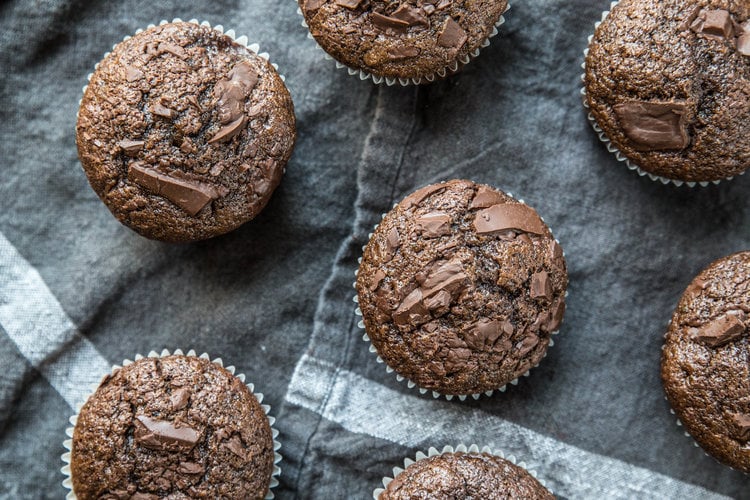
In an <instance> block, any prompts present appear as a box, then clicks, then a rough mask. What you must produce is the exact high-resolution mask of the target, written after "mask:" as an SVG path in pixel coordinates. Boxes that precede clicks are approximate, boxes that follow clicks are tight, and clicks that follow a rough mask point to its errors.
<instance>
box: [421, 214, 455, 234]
mask: <svg viewBox="0 0 750 500" xmlns="http://www.w3.org/2000/svg"><path fill="white" fill-rule="evenodd" d="M416 223H417V225H418V226H419V228H420V229H421V230H422V236H424V237H425V238H437V237H438V236H444V235H446V234H451V216H450V215H448V214H446V213H445V212H430V213H428V214H426V215H423V216H421V217H419V218H417V220H416Z"/></svg>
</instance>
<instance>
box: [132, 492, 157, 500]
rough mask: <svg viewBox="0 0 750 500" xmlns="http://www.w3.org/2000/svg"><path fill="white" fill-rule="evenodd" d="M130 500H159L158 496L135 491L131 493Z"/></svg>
mask: <svg viewBox="0 0 750 500" xmlns="http://www.w3.org/2000/svg"><path fill="white" fill-rule="evenodd" d="M130 500H159V495H154V494H153V493H142V492H140V491H137V492H135V493H133V496H131V497H130Z"/></svg>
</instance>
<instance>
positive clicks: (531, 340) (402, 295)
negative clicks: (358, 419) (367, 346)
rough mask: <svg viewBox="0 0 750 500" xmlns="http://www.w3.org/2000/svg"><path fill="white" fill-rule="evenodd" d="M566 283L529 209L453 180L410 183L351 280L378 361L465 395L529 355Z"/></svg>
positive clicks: (556, 313)
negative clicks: (410, 188)
mask: <svg viewBox="0 0 750 500" xmlns="http://www.w3.org/2000/svg"><path fill="white" fill-rule="evenodd" d="M567 283H568V277H567V271H566V265H565V259H564V258H563V252H562V249H561V248H560V245H559V244H558V243H557V242H556V241H555V239H554V238H553V237H552V234H551V233H550V230H549V228H547V226H546V225H545V224H544V222H543V221H542V219H541V218H540V217H539V215H538V214H537V213H536V212H535V211H534V210H533V209H532V208H530V207H528V206H527V205H525V204H523V203H521V202H518V201H516V200H514V199H513V198H511V197H510V196H508V195H506V194H505V193H503V192H502V191H499V190H497V189H494V188H492V187H490V186H486V185H481V184H475V183H473V182H471V181H465V180H454V181H449V182H444V183H440V184H434V185H430V186H427V187H424V188H422V189H420V190H418V191H416V192H415V193H412V194H411V195H409V196H407V197H406V198H405V199H404V200H403V201H402V202H401V203H399V204H398V205H397V206H396V207H395V208H394V209H393V210H391V211H390V212H389V213H388V214H387V215H386V216H385V218H384V219H383V221H382V222H381V223H380V225H379V226H378V227H377V229H376V230H375V232H374V234H373V235H372V237H371V238H370V241H369V243H368V244H367V246H366V248H365V250H364V256H363V258H362V263H361V265H360V268H359V272H358V276H357V283H356V286H357V294H358V300H359V306H360V308H361V310H362V314H363V319H364V325H365V329H366V331H367V335H368V336H369V337H370V340H371V341H372V344H373V345H374V346H375V348H376V349H377V352H378V354H379V355H380V356H381V357H382V358H383V360H384V361H385V362H386V364H388V365H389V366H390V367H391V368H393V369H394V370H395V371H396V372H397V373H398V374H400V375H402V376H404V377H406V378H408V379H409V380H411V381H413V382H415V383H416V384H417V385H419V386H420V387H423V388H426V389H430V390H434V391H437V392H439V393H441V394H446V395H465V394H477V393H481V392H486V391H489V390H493V389H498V388H501V387H503V386H504V385H505V384H507V383H508V382H511V381H513V380H514V379H516V378H517V377H519V376H520V375H522V374H524V373H525V372H526V371H528V370H529V369H530V368H532V367H534V366H536V365H537V364H538V363H539V361H540V360H541V359H542V357H544V355H545V353H546V350H547V346H548V344H549V342H550V334H551V333H552V332H554V331H556V330H557V329H558V327H559V325H560V322H561V320H562V317H563V312H564V310H565V298H564V297H565V289H566V287H567Z"/></svg>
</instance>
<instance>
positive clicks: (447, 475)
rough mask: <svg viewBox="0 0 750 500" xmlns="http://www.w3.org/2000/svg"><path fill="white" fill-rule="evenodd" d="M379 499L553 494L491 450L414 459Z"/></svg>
mask: <svg viewBox="0 0 750 500" xmlns="http://www.w3.org/2000/svg"><path fill="white" fill-rule="evenodd" d="M377 498H378V500H414V499H459V498H461V499H470V498H476V499H480V498H481V499H484V500H501V499H513V498H527V499H535V500H542V499H544V500H552V499H553V498H555V497H554V495H552V493H551V492H550V491H549V490H548V489H547V488H545V487H544V486H543V485H542V483H540V482H539V481H538V480H537V479H536V478H535V477H534V476H532V475H531V474H530V473H529V472H528V471H527V470H525V469H523V468H522V467H519V466H518V465H515V464H514V463H512V462H510V461H508V460H505V459H503V458H500V457H498V456H496V455H492V454H490V453H462V452H455V453H443V454H440V455H434V456H431V457H429V458H424V459H422V460H417V461H416V462H414V463H412V464H411V465H409V466H408V467H407V468H406V469H405V470H404V471H403V472H401V473H400V474H398V475H397V476H396V477H395V478H394V479H393V481H391V482H390V483H388V486H386V488H385V491H383V492H381V493H380V495H379V496H378V497H377Z"/></svg>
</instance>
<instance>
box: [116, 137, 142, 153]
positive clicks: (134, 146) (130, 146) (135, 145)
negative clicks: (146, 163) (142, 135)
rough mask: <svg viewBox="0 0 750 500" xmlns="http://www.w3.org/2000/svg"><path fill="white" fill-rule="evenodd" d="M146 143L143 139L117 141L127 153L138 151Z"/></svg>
mask: <svg viewBox="0 0 750 500" xmlns="http://www.w3.org/2000/svg"><path fill="white" fill-rule="evenodd" d="M145 144H146V143H145V142H143V141H129V140H127V139H125V140H122V141H120V142H118V143H117V146H118V147H119V148H120V149H122V150H123V151H124V152H125V153H131V154H132V153H137V152H138V151H140V150H141V149H143V146H144V145H145Z"/></svg>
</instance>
